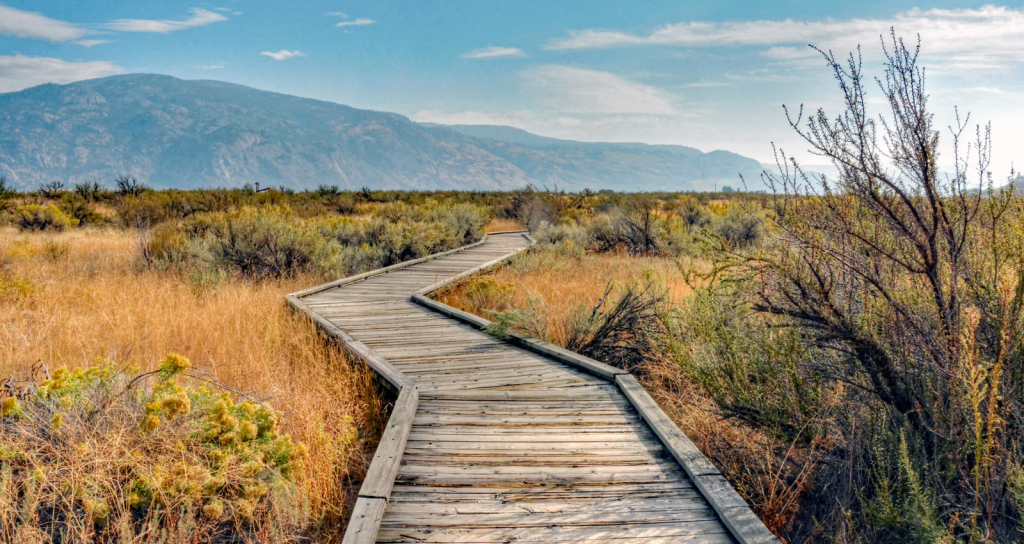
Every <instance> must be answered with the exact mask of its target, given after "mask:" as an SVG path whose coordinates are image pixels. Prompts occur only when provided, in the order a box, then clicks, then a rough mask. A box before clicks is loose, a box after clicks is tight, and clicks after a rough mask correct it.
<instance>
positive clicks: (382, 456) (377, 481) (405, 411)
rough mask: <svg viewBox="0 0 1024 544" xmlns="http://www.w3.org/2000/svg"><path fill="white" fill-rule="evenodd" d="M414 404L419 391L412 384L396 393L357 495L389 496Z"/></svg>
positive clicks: (410, 424)
mask: <svg viewBox="0 0 1024 544" xmlns="http://www.w3.org/2000/svg"><path fill="white" fill-rule="evenodd" d="M418 403H419V394H418V393H417V391H416V388H415V387H406V388H404V389H402V392H401V393H399V394H398V399H397V400H396V401H395V407H394V409H393V410H392V411H391V417H390V418H388V424H387V426H386V427H385V428H384V433H383V434H382V435H381V438H380V442H379V443H378V444H377V451H376V452H374V454H373V460H372V461H371V462H370V468H368V469H367V471H366V477H365V478H364V479H363V485H362V487H361V488H359V496H360V497H365V498H377V499H387V498H388V497H389V496H390V494H391V487H392V486H394V485H395V476H396V475H397V474H398V470H399V467H400V466H401V463H402V453H403V452H404V451H405V443H406V441H407V440H408V439H409V431H410V430H411V429H412V422H413V418H414V417H415V416H416V406H417V404H418Z"/></svg>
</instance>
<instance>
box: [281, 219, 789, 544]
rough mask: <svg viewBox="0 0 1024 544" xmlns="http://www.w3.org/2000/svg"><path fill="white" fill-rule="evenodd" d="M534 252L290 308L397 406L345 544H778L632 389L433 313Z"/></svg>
mask: <svg viewBox="0 0 1024 544" xmlns="http://www.w3.org/2000/svg"><path fill="white" fill-rule="evenodd" d="M531 242H532V241H531V240H530V238H529V236H528V235H527V234H526V233H525V232H516V233H502V234H491V235H488V236H485V237H484V239H483V240H481V241H480V242H477V243H475V244H470V245H468V246H465V247H463V248H459V249H457V250H453V251H449V252H445V253H440V254H437V255H434V256H431V257H427V258H423V259H417V260H414V261H409V262H406V263H402V264H399V265H395V266H391V267H388V268H384V269H380V270H375V271H373V272H368V273H366V274H360V275H358V276H353V277H350V278H345V279H342V280H338V281H334V282H330V283H326V284H323V285H320V286H317V287H313V288H311V289H307V290H305V291H300V292H298V293H293V294H291V295H288V296H287V297H286V298H287V300H288V302H289V303H290V304H291V305H292V307H293V308H295V309H296V310H298V311H301V312H303V313H305V314H306V315H307V316H309V317H310V318H311V319H313V320H314V321H316V323H317V324H318V325H319V326H320V327H321V328H323V329H324V330H325V331H326V332H327V333H328V334H330V335H331V336H333V337H334V338H335V339H337V340H338V341H339V342H341V343H342V345H344V346H345V347H346V349H348V350H350V351H351V352H353V353H355V354H356V355H358V356H359V357H361V358H362V359H363V360H365V361H366V362H367V363H368V364H369V365H370V366H371V367H372V368H373V369H374V370H375V371H376V372H377V373H378V375H379V376H380V377H381V378H382V379H383V380H384V381H385V382H386V384H388V385H389V387H391V388H392V389H394V390H395V391H397V392H398V399H397V400H396V402H395V407H394V409H393V411H392V414H391V417H390V419H389V420H388V424H387V427H386V428H385V430H384V433H383V436H382V438H381V441H380V444H379V445H378V447H377V451H376V453H375V454H374V457H373V460H372V462H371V464H370V467H369V470H368V471H367V474H366V478H365V480H364V482H363V486H362V488H361V489H360V492H359V497H358V500H357V502H356V506H355V510H354V512H353V514H352V519H351V521H350V522H349V527H348V530H347V531H346V533H345V538H344V542H345V543H346V544H363V543H371V542H387V543H392V542H394V543H397V542H478V543H492V542H578V541H601V542H617V541H622V542H627V541H628V542H633V543H636V542H653V543H661V542H666V543H667V542H693V543H698V542H706V543H726V542H740V543H767V542H777V540H776V539H775V537H774V536H773V535H772V534H771V532H769V531H768V530H767V529H766V528H765V526H764V525H763V524H762V523H761V521H760V520H759V519H758V518H757V517H756V516H755V515H754V514H753V512H752V511H751V510H750V508H749V507H748V505H747V504H746V503H745V502H744V501H743V499H742V498H741V497H740V496H739V495H738V494H737V493H736V491H735V490H733V488H732V487H731V486H730V485H729V483H728V482H727V481H726V480H725V478H724V477H723V476H722V475H721V474H720V473H719V471H718V470H717V469H716V468H715V467H714V465H712V464H711V463H710V462H709V461H708V460H707V458H705V457H704V455H703V454H701V453H700V451H699V450H698V449H697V448H696V447H695V446H694V445H693V443H692V442H690V440H689V439H688V438H687V437H686V436H685V435H684V434H683V433H682V431H680V430H679V429H678V428H677V427H676V426H675V425H674V424H673V423H672V422H671V420H669V418H668V417H667V416H666V415H665V413H664V412H663V411H662V410H661V409H660V408H659V407H658V406H657V404H655V402H654V401H653V400H652V399H651V397H650V396H649V395H648V394H647V392H646V391H644V389H643V387H641V386H640V384H639V383H638V382H637V381H636V379H635V378H633V376H631V375H629V374H628V373H626V372H623V371H622V370H619V369H616V368H614V367H611V366H608V365H605V364H603V363H600V362H598V361H595V360H592V359H588V358H586V357H583V356H581V355H578V354H576V353H573V352H569V351H566V350H564V349H562V348H559V347H557V346H553V345H551V344H547V343H545V342H540V341H538V340H535V339H531V338H525V337H521V336H513V337H512V338H510V339H508V340H507V341H503V340H497V339H495V338H493V337H491V336H488V335H486V334H484V333H483V332H482V331H481V330H480V329H481V328H483V327H485V326H486V325H487V324H488V322H487V321H486V320H484V319H481V318H479V317H477V316H474V315H471V314H467V313H465V312H461V311H459V310H457V309H455V308H451V307H449V306H447V305H444V304H441V303H438V302H436V301H433V300H430V299H428V298H426V296H425V295H426V294H428V293H430V292H431V291H433V290H436V289H438V288H440V287H443V286H445V285H448V284H450V283H452V282H455V281H458V280H460V279H462V278H464V277H466V276H468V275H471V274H474V273H477V272H479V271H481V270H484V269H486V268H489V267H491V266H494V265H496V264H499V263H501V262H503V261H505V260H507V259H509V258H511V257H512V256H513V255H515V254H516V253H517V252H519V251H523V250H525V249H527V248H528V247H529V246H530V245H531Z"/></svg>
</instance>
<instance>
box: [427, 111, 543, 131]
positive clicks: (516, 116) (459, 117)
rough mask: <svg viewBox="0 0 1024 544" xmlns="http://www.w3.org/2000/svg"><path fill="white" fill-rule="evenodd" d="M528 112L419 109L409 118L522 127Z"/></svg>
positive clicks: (431, 121) (428, 121)
mask: <svg viewBox="0 0 1024 544" xmlns="http://www.w3.org/2000/svg"><path fill="white" fill-rule="evenodd" d="M530 115H531V114H530V112H526V111H519V112H509V113H484V112H479V111H464V112H460V113H445V112H443V111H440V110H421V111H418V112H416V113H415V114H413V116H412V117H411V119H412V120H413V121H416V122H417V123H437V124H439V125H504V126H509V127H515V128H524V127H525V126H526V120H527V119H528V118H529V117H530Z"/></svg>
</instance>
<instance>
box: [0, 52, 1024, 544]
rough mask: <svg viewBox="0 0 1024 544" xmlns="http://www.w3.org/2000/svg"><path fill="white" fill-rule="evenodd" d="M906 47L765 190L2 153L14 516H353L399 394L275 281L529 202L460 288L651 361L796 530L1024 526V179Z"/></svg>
mask: <svg viewBox="0 0 1024 544" xmlns="http://www.w3.org/2000/svg"><path fill="white" fill-rule="evenodd" d="M887 43H888V42H887ZM887 47H888V48H887V63H886V65H885V72H884V75H883V76H882V77H881V78H880V79H879V80H877V81H869V80H868V79H866V77H865V75H864V74H863V72H862V70H861V66H860V64H859V60H858V59H857V58H856V57H851V58H850V59H849V60H848V61H843V60H842V59H836V58H834V57H832V56H831V55H830V54H829V55H826V60H827V62H828V63H829V65H830V66H831V67H832V69H833V71H834V74H835V76H836V78H837V80H838V82H839V83H840V91H841V93H842V97H843V99H844V103H845V109H844V110H843V111H842V112H839V114H838V115H833V116H829V115H827V114H826V113H825V112H816V113H814V114H813V115H810V116H809V117H808V118H803V117H802V116H801V114H800V113H797V112H793V119H792V124H793V128H794V129H796V130H798V131H799V133H800V135H802V136H803V137H804V138H805V140H806V142H807V144H808V145H809V146H810V147H811V148H813V149H814V150H816V151H817V152H818V153H819V154H820V155H822V156H823V157H825V158H826V159H828V160H831V161H832V162H833V164H834V165H835V166H836V168H837V170H838V172H839V176H838V177H837V178H836V179H826V178H822V177H820V176H817V175H816V174H812V173H807V172H804V171H803V170H801V169H800V168H799V166H798V165H797V164H796V163H795V162H793V161H790V160H788V159H786V157H785V156H783V155H782V154H781V152H780V160H779V171H778V172H777V173H775V174H768V175H766V180H767V181H768V183H769V184H770V185H772V186H773V187H774V189H775V190H774V191H773V192H772V193H770V194H751V193H736V192H730V193H719V194H680V193H646V194H620V193H613V192H608V191H601V192H592V191H584V192H581V193H575V194H567V193H562V192H551V191H546V190H538V189H536V188H527V189H523V190H519V191H514V192H507V193H484V192H435V193H426V192H395V191H371V190H366V189H364V190H361V191H354V192H353V191H341V190H339V189H338V188H337V187H330V186H322V187H320V188H319V189H318V190H316V191H309V192H302V193H295V192H291V191H288V190H277V189H271V190H267V191H260V192H257V191H255V190H253V189H251V188H243V189H231V190H227V189H224V190H195V191H179V190H154V189H151V188H147V187H146V186H145V185H144V184H141V183H139V182H137V181H136V180H133V179H131V178H130V177H125V178H121V179H118V180H115V181H114V182H113V184H112V185H111V186H110V187H105V186H103V185H100V184H99V183H95V182H93V183H83V184H79V185H76V186H73V187H65V186H64V185H63V184H61V183H59V182H54V183H49V184H46V185H45V186H43V187H40V188H39V190H38V191H34V192H32V193H18V192H15V191H12V190H10V189H9V188H8V186H7V185H6V184H5V183H3V181H2V180H0V324H2V326H0V376H3V377H6V376H10V379H8V380H6V381H5V382H4V386H3V389H2V393H0V397H2V399H0V400H2V416H0V540H2V541H4V542H8V541H10V542H82V541H86V542H114V541H117V542H122V541H124V542H172V541H173V542H184V541H210V540H212V541H218V542H298V541H307V540H308V541H316V542H330V541H337V540H338V539H339V536H340V535H341V534H342V532H343V531H344V528H345V523H346V520H347V517H348V515H349V514H350V512H351V506H352V504H353V501H354V494H355V490H357V489H358V486H359V485H360V483H361V478H362V477H363V474H364V473H365V469H366V465H367V462H368V460H369V458H370V457H371V455H372V451H373V448H374V447H375V444H376V440H377V439H378V437H379V434H380V432H381V430H382V428H383V425H384V422H385V421H386V418H387V410H388V406H389V402H390V401H391V400H392V399H391V398H390V397H389V396H388V395H389V394H388V393H387V392H386V391H383V390H381V389H380V388H378V386H377V385H376V382H375V381H374V378H373V376H372V374H371V373H370V372H369V371H368V370H367V369H366V368H365V367H364V366H362V365H361V364H360V363H359V362H357V361H354V360H351V359H350V358H348V357H347V356H346V355H345V354H344V353H342V352H341V351H340V350H339V348H337V346H336V345H335V344H333V343H331V342H327V341H325V339H324V338H323V337H322V336H321V335H320V334H319V333H318V332H317V330H316V329H315V327H314V326H313V325H312V324H311V323H309V322H308V321H307V320H305V319H303V318H301V317H299V316H296V315H293V314H292V313H291V312H290V311H289V310H288V309H287V308H286V306H285V304H284V301H283V295H284V294H286V293H289V292H293V291H297V290H299V289H302V288H305V287H309V286H311V285H315V284H317V283H320V282H322V281H325V280H328V279H333V278H336V277H339V276H344V275H349V274H354V273H358V272H361V271H365V270H368V269H372V268H376V267H381V266H386V265H390V264H393V263H397V262H401V261H404V260H408V259H413V258H416V257H420V256H423V255H427V254H430V253H433V252H438V251H443V250H447V249H451V248H454V247H458V246H460V245H464V244H466V243H469V242H472V241H475V240H478V239H479V238H480V236H482V235H483V233H484V232H485V231H491V232H493V231H502V230H512V229H518V228H524V227H525V228H529V229H530V230H531V232H532V236H533V237H534V238H535V239H537V240H538V247H537V248H536V249H534V250H533V251H530V252H527V253H524V254H520V255H518V256H517V257H516V258H514V259H513V260H512V261H511V262H510V263H508V264H507V265H505V266H502V267H500V268H497V269H495V270H493V271H491V272H490V273H488V274H486V275H483V276H479V277H473V278H469V279H468V280H466V281H464V282H462V283H460V284H458V285H456V286H453V287H452V288H450V289H448V290H447V291H444V292H441V293H438V294H437V297H438V298H439V299H440V300H442V301H443V302H446V303H448V304H451V305H454V306H457V307H459V308H462V309H465V310H467V311H471V312H474V313H477V314H478V315H481V316H483V317H486V318H488V319H491V320H492V321H493V322H494V325H493V326H492V330H491V332H493V333H494V334H496V335H502V334H504V333H506V332H507V331H509V330H516V331H519V332H523V333H526V334H530V335H533V336H537V337H540V338H543V339H545V340H548V341H550V342H553V343H556V344H559V345H562V346H566V347H568V348H570V349H573V350H576V351H579V352H580V353H583V354H585V355H588V356H590V357H594V358H596V359H599V360H602V361H604V362H607V363H609V364H612V365H616V366H619V367H622V368H627V369H629V370H630V371H631V372H633V373H634V374H636V375H637V376H638V378H639V379H640V380H641V381H642V382H643V383H644V385H645V386H646V387H647V388H648V390H649V391H650V392H651V393H652V395H653V396H654V397H655V399H656V400H657V401H658V402H659V403H660V404H661V406H662V407H664V409H665V410H666V412H667V413H669V415H670V416H671V417H673V418H674V419H675V421H676V422H677V423H678V424H679V425H680V427H681V428H682V429H683V430H684V431H685V432H686V433H687V434H688V435H689V436H690V437H691V438H692V439H693V440H694V441H695V442H696V443H697V444H698V446H699V447H700V448H701V449H702V450H703V451H704V452H705V453H706V454H707V455H708V457H710V458H711V460H712V461H713V462H714V463H715V464H716V465H717V466H718V467H720V468H721V470H722V471H723V473H725V474H726V476H727V477H728V478H729V480H730V481H731V482H732V484H733V485H734V486H735V487H736V488H737V490H738V491H739V492H740V493H741V494H742V495H743V496H744V497H745V498H746V499H747V500H748V501H749V502H750V503H751V505H752V506H753V508H754V509H755V511H756V512H757V513H758V515H760V516H761V518H762V519H763V520H764V521H765V523H766V524H767V525H768V527H769V528H770V529H772V531H774V532H775V533H776V534H778V535H779V536H780V537H782V538H783V539H784V540H785V541H788V542H801V543H802V542H835V543H854V542H886V543H889V542H891V543H904V542H922V543H923V542H971V543H978V542H1016V541H1018V540H1019V538H1020V536H1021V531H1022V527H1024V521H1022V520H1024V516H1022V513H1021V512H1022V509H1024V468H1022V467H1024V447H1022V443H1021V440H1020V434H1021V433H1020V428H1021V426H1022V425H1024V394H1022V391H1024V381H1022V380H1024V336H1022V335H1021V331H1022V330H1024V323H1022V314H1024V245H1022V238H1021V236H1020V233H1021V232H1024V200H1022V198H1021V197H1020V196H1019V194H1018V193H1017V192H1016V191H1015V190H1014V188H1013V186H1012V184H1011V185H1009V186H1007V187H1005V188H998V187H997V185H1001V184H1002V180H996V179H993V177H992V175H991V174H989V165H988V150H989V141H988V131H987V129H986V128H985V127H977V129H976V131H974V132H972V130H975V129H970V128H969V126H968V123H967V120H966V119H963V120H962V122H961V121H960V120H958V121H957V123H958V124H957V125H955V126H954V127H953V128H952V133H951V137H952V144H953V146H952V147H953V148H954V150H955V151H954V153H955V155H954V156H953V157H943V159H944V161H945V162H943V164H945V163H952V164H954V165H955V169H954V170H953V171H950V172H940V171H938V169H937V166H936V165H938V164H940V160H939V156H938V151H937V150H938V146H939V141H940V131H939V130H938V129H936V128H935V126H934V122H933V118H932V116H931V113H930V111H929V110H928V109H927V105H928V104H927V93H926V92H925V89H924V72H923V70H921V69H920V67H919V66H917V64H916V62H917V56H916V50H914V49H913V48H907V47H905V46H904V44H903V43H902V42H901V41H899V40H898V39H895V38H894V39H893V40H892V41H891V43H888V46H887ZM878 96H880V97H881V98H882V100H881V102H880V103H881V104H882V106H883V111H882V112H881V113H882V115H881V116H877V115H876V113H874V112H870V108H869V105H873V104H876V103H879V102H878V101H876V100H875V98H877V97H878ZM869 97H870V98H869ZM949 137H950V136H945V135H942V136H941V138H949ZM1011 177H1012V174H1011ZM567 293H568V294H569V295H568V296H567V295H566V294H567Z"/></svg>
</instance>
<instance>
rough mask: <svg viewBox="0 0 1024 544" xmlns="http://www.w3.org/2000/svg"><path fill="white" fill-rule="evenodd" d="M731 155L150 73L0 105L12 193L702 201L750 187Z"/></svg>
mask: <svg viewBox="0 0 1024 544" xmlns="http://www.w3.org/2000/svg"><path fill="white" fill-rule="evenodd" d="M760 170H761V165H760V164H759V163H758V162H757V161H755V160H753V159H749V158H746V157H742V156H740V155H737V154H735V153H730V152H728V151H712V152H710V153H703V152H701V151H699V150H697V149H694V148H690V147H683V146H676V145H647V144H639V143H588V142H576V141H570V140H559V139H555V138H546V137H543V136H537V135H534V134H531V133H529V132H526V131H523V130H519V129H515V128H512V127H503V126H484V125H454V126H448V125H435V124H429V123H416V122H414V121H412V120H410V119H409V118H407V117H404V116H402V115H398V114H395V113H387V112H378V111H371V110H361V109H356V108H352V107H349V106H344V105H341V104H336V103H332V102H325V101H320V100H312V99H308V98H300V97H295V96H289V95H284V94H279V93H273V92H268V91H261V90H257V89H253V88H249V87H244V86H241V85H235V84H232V83H224V82H220V81H206V80H182V79H177V78H173V77H170V76H163V75H153V74H129V75H120V76H112V77H106V78H100V79H93V80H88V81H79V82H76V83H70V84H67V85H56V84H46V85H40V86H38V87H32V88H29V89H25V90H22V91H18V92H13V93H4V94H0V176H4V177H6V178H7V181H8V182H9V183H10V184H12V185H13V186H14V187H16V188H20V189H23V190H29V189H35V188H36V187H38V186H39V185H40V184H42V183H46V182H50V181H62V182H64V183H65V184H68V185H70V184H73V183H79V182H83V181H99V182H100V183H105V184H107V185H110V184H111V182H112V181H113V180H114V179H115V178H117V177H120V176H124V175H128V176H133V177H135V178H137V179H138V180H139V181H142V182H145V183H146V184H148V185H149V186H150V187H154V188H168V187H175V188H185V189H188V188H198V187H240V186H242V185H245V184H254V183H260V184H262V185H264V186H268V185H273V186H275V187H277V186H283V187H288V188H292V189H311V188H316V187H317V186H319V185H321V184H326V185H337V186H339V187H340V188H343V189H350V190H351V189H359V188H361V187H369V188H372V189H406V190H437V189H462V190H508V189H514V188H518V187H523V186H525V185H527V184H533V185H535V186H539V187H547V188H552V189H553V188H559V189H565V190H569V191H578V190H582V189H584V188H590V189H594V190H599V189H614V190H620V191H636V190H668V191H686V190H695V189H697V190H704V189H711V187H712V185H715V184H717V185H723V184H731V185H733V186H737V185H738V182H739V177H738V175H739V174H743V175H745V176H747V177H748V179H756V178H757V175H756V174H757V173H758V172H759V171H760Z"/></svg>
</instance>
